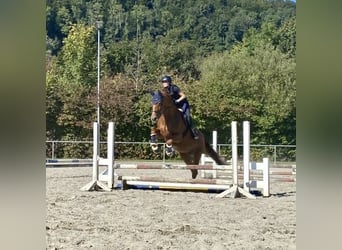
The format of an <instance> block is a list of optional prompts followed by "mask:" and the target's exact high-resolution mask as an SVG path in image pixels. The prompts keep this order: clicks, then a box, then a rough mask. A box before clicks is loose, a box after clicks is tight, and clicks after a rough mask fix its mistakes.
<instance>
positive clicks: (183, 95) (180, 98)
mask: <svg viewBox="0 0 342 250" xmlns="http://www.w3.org/2000/svg"><path fill="white" fill-rule="evenodd" d="M178 94H179V95H180V97H179V98H178V99H177V100H176V102H181V101H183V100H184V99H185V98H186V96H185V94H184V93H183V91H181V90H180V91H179V93H178Z"/></svg>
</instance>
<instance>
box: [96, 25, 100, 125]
mask: <svg viewBox="0 0 342 250" xmlns="http://www.w3.org/2000/svg"><path fill="white" fill-rule="evenodd" d="M97 123H98V124H100V25H99V22H97Z"/></svg>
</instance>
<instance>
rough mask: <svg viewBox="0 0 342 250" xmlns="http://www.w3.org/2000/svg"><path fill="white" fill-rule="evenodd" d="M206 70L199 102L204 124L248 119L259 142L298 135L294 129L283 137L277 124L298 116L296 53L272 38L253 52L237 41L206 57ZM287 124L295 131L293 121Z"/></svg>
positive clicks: (203, 67)
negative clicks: (276, 45) (283, 49)
mask: <svg viewBox="0 0 342 250" xmlns="http://www.w3.org/2000/svg"><path fill="white" fill-rule="evenodd" d="M201 72H202V78H201V81H200V87H199V88H198V95H197V98H196V103H195V104H196V111H197V112H198V113H199V114H201V117H202V119H201V122H202V123H201V124H200V125H201V126H203V127H209V128H211V129H217V128H221V129H223V130H226V131H227V130H228V131H229V129H228V128H229V126H230V122H231V121H232V120H237V121H243V120H249V121H251V122H252V126H253V138H254V141H255V142H258V143H279V142H280V141H282V142H283V143H284V142H285V141H286V142H287V143H293V142H294V141H295V134H286V133H285V134H286V138H285V139H284V138H280V137H281V136H283V135H280V133H279V129H278V128H277V126H278V125H279V124H281V123H282V122H284V121H288V120H289V119H290V120H294V119H295V117H293V115H294V112H293V110H295V96H296V86H295V82H296V80H295V62H294V60H293V59H289V58H288V57H286V55H284V54H282V53H281V52H280V51H279V50H277V49H274V48H273V47H272V46H270V45H268V44H260V45H258V46H257V47H255V49H254V50H253V51H252V52H251V51H250V50H248V49H247V48H246V47H244V46H243V45H238V46H235V47H234V49H233V50H232V51H231V52H229V53H228V52H226V53H223V54H216V55H213V56H211V57H209V58H207V59H206V60H204V61H203V63H202V65H201ZM289 126H293V123H292V124H291V125H289ZM287 130H288V131H293V127H287ZM282 132H284V130H283V131H282ZM228 138H229V137H228Z"/></svg>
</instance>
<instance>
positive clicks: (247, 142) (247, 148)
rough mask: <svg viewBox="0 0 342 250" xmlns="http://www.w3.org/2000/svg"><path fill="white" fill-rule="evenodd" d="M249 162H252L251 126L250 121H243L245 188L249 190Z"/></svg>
mask: <svg viewBox="0 0 342 250" xmlns="http://www.w3.org/2000/svg"><path fill="white" fill-rule="evenodd" d="M249 164H250V126H249V122H248V121H244V122H243V179H244V182H243V188H244V190H246V191H247V192H249V191H250V190H249V185H248V184H249V183H248V182H249V177H250V174H249Z"/></svg>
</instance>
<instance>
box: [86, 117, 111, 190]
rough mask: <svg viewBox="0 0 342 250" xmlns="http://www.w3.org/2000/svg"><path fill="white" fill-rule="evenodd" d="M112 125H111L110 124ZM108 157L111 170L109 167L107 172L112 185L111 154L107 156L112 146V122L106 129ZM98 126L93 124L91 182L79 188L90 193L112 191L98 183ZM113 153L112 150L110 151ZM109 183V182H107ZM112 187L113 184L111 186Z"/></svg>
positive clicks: (95, 123)
mask: <svg viewBox="0 0 342 250" xmlns="http://www.w3.org/2000/svg"><path fill="white" fill-rule="evenodd" d="M111 123H112V124H111ZM108 129H109V131H108V155H110V156H111V157H112V158H110V157H108V159H107V160H108V166H110V165H111V166H112V167H111V168H110V167H109V172H110V169H112V170H111V171H112V172H111V177H109V178H110V179H112V181H111V183H113V160H114V159H113V152H111V154H109V151H110V149H109V148H111V149H113V147H114V146H113V145H114V124H113V122H110V123H109V127H108ZM109 135H110V136H109ZM99 142H100V126H99V124H98V123H97V122H94V123H93V178H92V181H91V182H89V183H88V184H87V185H85V186H84V187H82V188H81V191H92V190H96V191H98V190H99V189H102V190H104V191H111V190H112V189H111V188H110V187H107V186H106V185H105V184H104V183H102V182H101V181H99V159H100V155H99V154H100V147H99V145H100V143H99ZM111 151H113V150H111ZM109 183H110V181H109ZM111 185H112V186H113V184H111Z"/></svg>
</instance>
